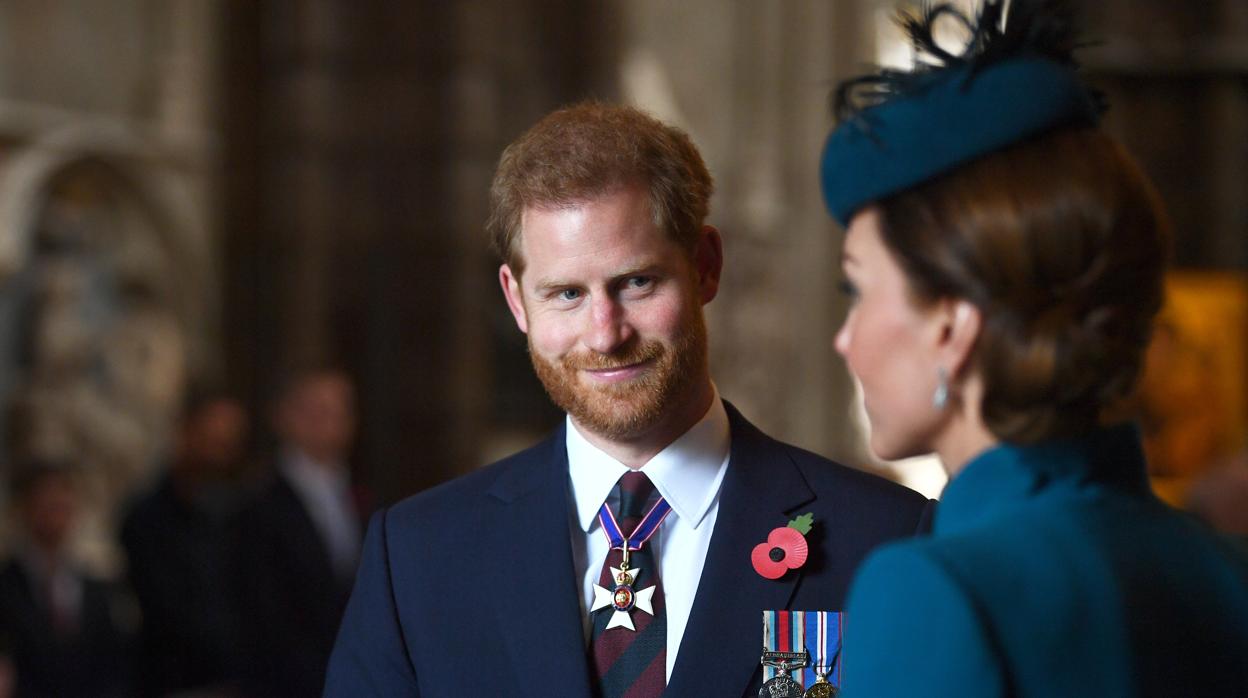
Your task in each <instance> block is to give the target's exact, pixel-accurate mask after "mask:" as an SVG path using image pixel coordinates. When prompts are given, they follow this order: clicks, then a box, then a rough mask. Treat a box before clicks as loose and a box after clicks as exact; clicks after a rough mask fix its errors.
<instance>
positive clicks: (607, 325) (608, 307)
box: [583, 297, 633, 354]
mask: <svg viewBox="0 0 1248 698" xmlns="http://www.w3.org/2000/svg"><path fill="white" fill-rule="evenodd" d="M632 336H633V330H632V327H631V326H630V325H629V323H628V318H627V313H626V311H625V309H624V307H623V306H622V305H621V304H620V303H619V301H617V300H616V299H614V298H609V297H599V298H595V299H594V300H593V302H592V303H591V305H590V309H589V329H588V331H587V332H586V333H585V337H584V340H583V341H584V344H585V346H586V348H588V349H591V350H593V351H595V352H597V353H599V354H611V353H613V352H615V350H616V349H618V348H619V347H620V346H621V345H622V344H624V343H625V342H627V341H628V340H629V339H631V338H632Z"/></svg>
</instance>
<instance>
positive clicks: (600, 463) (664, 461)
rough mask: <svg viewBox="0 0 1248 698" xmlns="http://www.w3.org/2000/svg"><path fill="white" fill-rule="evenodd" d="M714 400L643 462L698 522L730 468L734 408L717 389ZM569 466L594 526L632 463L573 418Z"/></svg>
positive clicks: (581, 506)
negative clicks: (730, 417) (617, 455)
mask: <svg viewBox="0 0 1248 698" xmlns="http://www.w3.org/2000/svg"><path fill="white" fill-rule="evenodd" d="M712 389H713V390H714V395H713V397H712V400H711V406H710V408H709V409H708V410H707V411H706V414H705V415H703V416H702V419H701V420H699V421H698V423H697V424H695V425H693V427H691V428H690V429H689V431H687V432H685V433H684V434H682V435H681V436H680V437H679V438H677V439H676V440H675V441H673V442H672V443H670V444H668V446H667V448H664V449H663V450H662V451H660V452H659V453H658V454H657V455H655V456H654V458H651V459H650V461H649V462H647V463H646V464H645V465H643V466H642V467H641V472H644V473H645V474H646V475H647V476H649V478H650V481H651V482H653V483H654V487H655V489H657V490H658V491H659V494H661V495H663V498H664V499H666V500H667V503H668V504H670V505H672V511H674V512H675V513H676V515H677V516H678V517H680V519H682V520H684V521H685V522H687V523H688V524H689V525H690V526H692V527H693V528H695V529H696V528H697V527H698V526H699V525H700V524H701V523H702V519H703V517H705V516H706V512H707V511H708V510H710V508H711V504H712V503H714V501H715V497H716V495H718V494H719V485H720V483H721V482H723V479H724V472H725V471H726V470H727V469H728V453H729V449H730V445H731V440H730V434H729V430H728V413H727V412H726V411H725V410H724V404H723V402H721V401H720V399H719V391H718V390H716V389H714V386H712ZM567 448H568V470H569V474H570V475H571V477H572V497H573V498H574V500H575V502H576V512H577V521H578V522H579V523H580V525H581V529H582V530H584V531H585V532H587V533H588V532H589V531H590V530H591V529H592V528H593V527H594V526H595V524H596V523H597V521H598V510H599V509H600V508H601V507H602V503H603V502H605V501H606V500H607V497H608V496H609V495H610V494H611V490H612V488H614V487H615V483H616V482H617V481H619V479H620V476H621V475H623V474H624V473H626V472H628V466H626V465H624V464H623V463H621V462H619V461H618V460H616V459H614V458H612V457H611V456H609V455H607V454H606V453H604V452H603V451H601V450H600V449H598V447H596V446H594V445H593V444H591V443H590V442H589V441H588V440H587V439H586V438H585V437H584V435H582V434H581V432H580V431H579V430H578V429H577V428H576V425H575V424H573V423H572V418H571V417H570V416H569V417H568V418H567Z"/></svg>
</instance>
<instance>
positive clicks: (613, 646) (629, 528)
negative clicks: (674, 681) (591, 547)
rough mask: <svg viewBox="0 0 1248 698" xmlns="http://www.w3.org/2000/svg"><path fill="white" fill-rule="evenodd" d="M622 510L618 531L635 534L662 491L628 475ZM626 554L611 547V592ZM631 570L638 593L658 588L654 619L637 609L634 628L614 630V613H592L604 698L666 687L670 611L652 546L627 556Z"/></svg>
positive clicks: (606, 572)
mask: <svg viewBox="0 0 1248 698" xmlns="http://www.w3.org/2000/svg"><path fill="white" fill-rule="evenodd" d="M616 491H617V492H618V494H619V506H618V508H617V509H616V512H615V518H616V521H617V522H618V523H619V528H620V531H621V532H622V533H623V534H624V535H625V536H628V534H631V533H632V532H633V531H634V529H636V528H637V525H638V524H639V523H640V522H641V520H642V517H644V516H645V514H646V513H647V512H648V511H650V509H651V508H652V507H653V506H654V504H655V502H657V501H658V498H659V497H658V492H656V491H655V489H654V483H652V482H650V478H648V477H646V476H645V475H644V474H642V473H640V472H637V471H630V472H628V473H625V474H624V475H623V476H622V477H621V478H620V481H619V483H618V484H617V485H616ZM622 560H623V553H622V551H620V550H619V549H616V548H612V549H611V551H610V552H608V553H607V559H606V561H605V562H604V563H603V566H602V572H601V573H600V574H599V576H598V584H599V585H601V586H603V587H605V588H607V589H612V588H614V586H615V580H614V579H612V577H611V568H612V567H615V568H617V569H618V568H619V567H620V563H621V561H622ZM628 563H629V566H630V567H631V568H633V569H638V568H640V570H641V573H640V574H639V575H638V577H637V579H636V580H635V583H634V585H633V588H634V589H646V588H648V587H651V586H654V587H656V588H655V590H654V596H653V598H652V604H653V608H654V615H653V616H651V615H650V614H648V613H645V612H644V611H641V610H639V609H633V611H632V612H631V613H632V620H633V625H634V626H635V627H636V630H635V631H634V630H629V629H628V628H621V627H615V628H611V629H610V630H605V628H606V626H607V623H608V622H609V621H610V619H611V615H612V613H613V612H614V611H613V609H612V608H610V607H608V608H604V609H601V610H599V611H597V612H596V613H595V614H594V617H593V622H594V627H593V634H592V635H591V637H590V653H591V655H592V663H593V669H594V672H595V677H596V679H597V687H598V695H599V696H601V697H602V698H656V697H657V696H658V695H659V694H661V693H662V692H663V689H664V688H665V687H666V685H667V612H666V603H665V602H664V599H663V584H662V582H661V581H660V578H659V574H658V568H657V566H656V564H655V559H654V556H653V555H652V554H651V550H650V546H649V545H642V546H641V549H640V550H634V551H632V552H631V553H630V554H629V561H628Z"/></svg>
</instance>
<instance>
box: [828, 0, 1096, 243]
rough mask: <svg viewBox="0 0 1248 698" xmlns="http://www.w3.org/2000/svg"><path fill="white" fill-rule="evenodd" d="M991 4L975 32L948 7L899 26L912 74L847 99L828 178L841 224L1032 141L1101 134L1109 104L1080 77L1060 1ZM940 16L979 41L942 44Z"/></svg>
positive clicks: (852, 87) (884, 75) (872, 80)
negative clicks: (1090, 131) (956, 47)
mask: <svg viewBox="0 0 1248 698" xmlns="http://www.w3.org/2000/svg"><path fill="white" fill-rule="evenodd" d="M1003 10H1004V2H1003V1H1002V0H986V1H985V3H984V5H983V8H982V9H981V11H980V14H979V17H978V18H977V20H976V21H975V22H974V23H972V22H971V21H970V20H969V19H967V18H966V17H965V16H964V15H962V14H961V13H960V12H958V11H957V10H955V9H954V8H953V7H951V6H949V5H948V4H939V5H934V6H927V7H925V8H924V10H923V11H922V12H921V13H920V14H919V15H918V16H914V17H909V16H903V17H901V18H900V22H901V24H902V27H903V29H905V30H906V32H907V33H908V34H909V36H910V39H911V40H912V41H913V42H914V45H915V49H916V53H917V54H919V55H920V56H923V57H924V58H925V60H927V61H930V62H917V61H916V67H915V69H914V70H912V71H894V70H883V71H881V72H880V73H878V74H874V75H868V76H864V77H859V78H855V79H853V80H850V81H848V82H846V83H844V84H842V85H841V86H840V88H839V89H838V90H837V95H836V101H837V112H838V116H840V117H841V124H840V125H839V126H838V127H837V128H836V129H835V130H834V131H833V132H832V134H831V135H830V136H829V137H828V141H827V144H826V145H825V146H824V149H823V160H822V163H821V166H820V170H821V171H820V175H821V179H822V183H823V197H824V201H826V202H827V204H828V209H829V210H830V211H831V212H832V217H833V218H835V219H836V220H837V221H839V222H840V223H841V225H844V226H848V225H849V220H850V218H851V217H853V214H854V213H855V212H857V211H858V209H860V208H862V207H863V206H865V205H866V204H868V203H871V202H872V201H878V200H880V199H882V198H885V197H887V196H889V195H891V194H895V193H897V192H899V191H902V190H904V189H908V188H909V187H912V186H914V185H916V184H919V183H921V182H924V181H926V180H929V179H931V178H933V177H936V176H937V175H940V174H943V173H945V172H948V171H949V170H952V169H954V168H955V167H957V166H959V165H961V164H963V163H966V162H969V161H971V160H974V159H976V158H978V157H980V156H982V155H986V154H988V153H991V152H993V151H996V150H1000V149H1002V148H1004V147H1006V146H1009V145H1012V144H1014V143H1018V142H1020V141H1023V140H1026V139H1028V138H1030V137H1032V136H1035V135H1038V134H1041V133H1044V132H1046V131H1050V130H1052V129H1054V128H1058V127H1061V126H1069V125H1095V124H1096V123H1097V121H1098V120H1099V117H1100V113H1101V111H1103V108H1102V105H1101V100H1100V96H1099V94H1098V93H1096V92H1093V91H1092V90H1090V89H1089V88H1088V87H1087V86H1085V85H1084V84H1083V83H1082V81H1081V80H1080V79H1079V75H1078V73H1077V66H1076V64H1075V62H1074V60H1073V57H1072V53H1073V50H1074V48H1076V44H1075V42H1074V39H1073V31H1072V26H1073V23H1072V22H1071V21H1070V19H1069V18H1070V12H1069V11H1068V10H1067V9H1066V5H1065V3H1061V2H1055V1H1053V0H1048V1H1044V0H1015V1H1014V2H1013V3H1012V4H1011V7H1010V8H1009V13H1010V16H1009V22H1008V24H1007V25H1006V26H1005V27H1002V23H1001V18H1002V14H1003ZM942 16H948V18H949V19H953V20H956V21H958V22H961V23H962V24H964V25H965V26H966V27H967V29H968V30H969V31H970V33H971V39H970V41H969V42H968V44H967V47H966V50H965V51H964V52H963V54H962V55H960V56H954V55H952V54H949V53H948V52H946V51H944V50H943V49H941V48H940V47H939V46H938V45H937V44H936V41H935V39H934V37H933V29H934V26H935V23H936V21H937V20H938V19H940V18H941V17H942Z"/></svg>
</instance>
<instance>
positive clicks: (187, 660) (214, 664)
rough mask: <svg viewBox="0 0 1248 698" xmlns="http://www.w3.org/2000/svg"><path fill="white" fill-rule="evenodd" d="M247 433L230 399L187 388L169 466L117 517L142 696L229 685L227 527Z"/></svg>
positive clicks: (232, 635)
mask: <svg viewBox="0 0 1248 698" xmlns="http://www.w3.org/2000/svg"><path fill="white" fill-rule="evenodd" d="M247 433H248V416H247V411H246V409H244V408H243V406H242V405H241V404H240V403H239V402H238V401H237V400H236V399H234V398H233V397H230V396H228V395H226V394H225V393H221V392H212V391H207V392H204V391H192V392H191V394H190V396H189V397H188V399H187V400H186V405H185V407H184V408H183V410H182V417H181V422H180V425H179V427H178V429H177V433H176V436H175V440H174V444H173V456H172V458H171V459H170V461H169V464H168V468H167V469H166V471H165V472H164V474H163V475H162V476H161V477H160V479H159V481H158V482H157V484H156V486H155V488H154V489H153V490H152V491H150V492H148V493H146V494H145V495H143V496H142V497H141V498H139V499H138V500H137V501H136V502H134V504H133V505H132V507H131V508H130V509H129V511H128V512H127V514H126V515H125V518H124V522H123V524H122V530H121V542H122V546H123V548H124V550H125V553H126V558H127V562H128V571H129V580H130V583H131V585H132V586H133V588H134V593H135V595H136V596H137V598H138V602H139V607H140V610H141V611H142V626H141V635H140V654H139V660H140V667H141V669H140V673H139V678H140V681H139V689H140V691H141V693H142V695H146V696H163V695H168V694H172V693H179V692H185V691H192V690H193V691H195V694H196V695H203V696H207V695H228V694H229V693H230V692H231V691H232V690H233V689H234V688H235V686H234V685H233V683H234V680H235V679H236V678H237V674H236V671H237V661H236V657H235V654H236V652H237V648H238V641H239V636H238V628H237V622H238V621H237V618H236V616H235V613H234V608H233V604H232V599H231V598H230V592H229V575H228V574H227V570H228V564H229V560H230V558H229V549H228V544H229V529H228V526H227V524H228V517H229V516H230V515H231V514H232V513H233V507H234V505H235V500H236V496H235V488H236V486H237V485H236V483H237V479H238V475H239V468H240V465H241V464H242V461H243V456H244V449H245V445H246V440H247Z"/></svg>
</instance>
